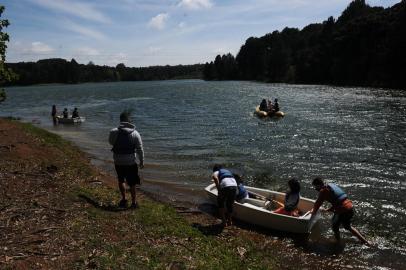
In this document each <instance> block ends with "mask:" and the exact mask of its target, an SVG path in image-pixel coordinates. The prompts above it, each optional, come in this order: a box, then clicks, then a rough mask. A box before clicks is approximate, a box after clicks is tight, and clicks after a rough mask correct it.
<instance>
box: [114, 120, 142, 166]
mask: <svg viewBox="0 0 406 270" xmlns="http://www.w3.org/2000/svg"><path fill="white" fill-rule="evenodd" d="M118 128H120V129H121V130H124V131H126V132H128V133H131V140H132V142H133V143H134V145H135V152H136V153H134V154H113V159H114V164H116V165H133V164H136V163H137V162H136V157H137V156H138V159H139V161H140V164H144V149H143V147H142V140H141V136H140V134H139V133H138V131H136V130H135V126H134V125H133V124H130V123H127V122H121V123H120V125H119V126H118ZM118 128H113V129H112V130H110V135H109V143H110V144H111V145H114V144H115V142H116V140H117V135H118Z"/></svg>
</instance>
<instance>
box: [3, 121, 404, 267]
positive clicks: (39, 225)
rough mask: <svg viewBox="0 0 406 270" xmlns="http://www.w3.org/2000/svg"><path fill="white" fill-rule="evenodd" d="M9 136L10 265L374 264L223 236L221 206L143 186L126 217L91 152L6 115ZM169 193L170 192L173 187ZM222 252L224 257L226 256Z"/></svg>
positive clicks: (228, 232)
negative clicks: (172, 197) (168, 197)
mask: <svg viewBox="0 0 406 270" xmlns="http://www.w3.org/2000/svg"><path fill="white" fill-rule="evenodd" d="M0 139H1V140H0V141H1V142H2V143H1V147H0V152H1V153H0V154H1V155H0V161H1V162H0V164H1V165H0V183H1V184H2V187H3V190H2V191H1V192H2V193H0V194H1V201H0V211H1V213H2V216H1V218H0V227H1V228H2V230H1V233H0V236H1V237H2V239H4V241H3V243H2V244H0V265H2V267H3V264H4V267H6V268H31V269H35V268H38V269H39V268H40V269H55V268H62V269H69V268H85V267H87V268H116V267H117V265H123V267H124V268H131V267H139V268H146V269H150V268H160V269H162V268H167V269H189V268H196V269H246V268H247V267H248V266H250V267H251V268H253V269H292V268H293V269H297V268H303V267H305V268H312V267H317V268H318V269H331V268H338V267H340V268H344V269H345V268H368V267H373V266H375V265H374V264H371V262H368V261H366V260H365V259H362V258H360V257H359V256H358V257H357V254H354V252H362V249H364V247H361V246H359V248H358V246H357V249H358V250H359V251H351V252H350V253H349V254H348V252H349V251H345V245H344V246H341V245H337V244H335V243H334V242H332V241H330V239H328V238H324V239H323V238H320V239H313V238H312V237H314V236H313V235H310V236H309V237H303V236H297V235H291V234H283V233H280V232H275V231H269V230H264V229H262V228H257V227H254V226H251V225H249V224H244V223H241V222H238V221H236V223H235V224H236V225H233V226H231V227H229V228H226V229H224V230H221V229H219V227H218V226H217V224H218V220H217V219H216V217H215V215H214V213H213V212H216V209H215V208H213V207H211V208H210V206H208V205H205V204H204V203H202V204H197V205H196V207H190V206H189V205H185V204H184V203H183V202H175V203H174V202H173V201H172V202H171V201H161V200H160V199H162V197H161V196H159V195H158V196H157V195H154V194H151V193H150V192H148V190H146V191H142V190H141V191H140V189H138V191H139V192H138V193H137V196H138V200H139V202H140V208H139V209H136V210H134V211H131V210H125V211H123V210H122V209H118V208H117V206H116V205H117V202H118V200H119V195H118V191H117V187H116V180H115V177H112V176H111V175H108V174H107V173H105V172H103V171H101V170H100V169H98V168H97V167H95V166H94V165H91V163H90V157H89V155H87V154H85V153H83V152H82V151H81V150H80V149H78V147H76V146H74V145H73V144H72V143H70V142H67V141H65V140H63V139H62V138H61V137H60V136H58V135H55V134H52V133H50V132H48V131H45V130H43V129H40V128H37V127H34V126H32V125H30V124H24V123H20V122H16V121H12V120H6V119H2V118H0ZM158 183H159V182H158ZM159 185H162V183H159ZM161 188H162V190H165V186H163V187H161ZM141 189H142V188H141ZM210 211H211V214H210ZM208 213H209V214H208ZM345 241H346V244H349V245H354V243H355V242H356V240H354V239H352V238H349V237H346V240H345ZM355 245H356V244H355ZM219 250H222V251H223V252H222V253H220V254H219V252H218V251H219ZM56 251H57V252H56ZM347 255H350V256H347ZM326 260H327V261H326ZM176 267H178V268H176ZM394 269H396V266H394Z"/></svg>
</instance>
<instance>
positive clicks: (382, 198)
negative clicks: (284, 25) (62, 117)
mask: <svg viewBox="0 0 406 270" xmlns="http://www.w3.org/2000/svg"><path fill="white" fill-rule="evenodd" d="M6 90H7V95H8V99H7V100H6V101H5V102H3V103H2V104H1V105H0V115H1V116H10V115H12V116H14V117H21V118H22V120H23V121H26V122H34V123H36V124H37V125H39V126H40V127H43V128H46V129H48V130H50V131H52V132H54V133H57V134H61V135H62V136H63V137H65V138H67V139H69V140H71V141H73V142H75V143H76V144H77V145H78V146H80V147H81V148H82V149H83V150H85V151H86V152H88V153H90V154H91V155H92V157H93V158H94V160H93V162H94V163H95V164H96V165H99V166H100V167H102V168H104V169H106V170H108V171H110V172H112V173H113V171H112V169H113V166H112V163H111V160H112V154H111V151H110V148H111V147H110V146H109V145H108V143H107V138H108V132H109V130H110V129H111V128H113V127H115V126H117V125H118V122H119V121H118V119H119V114H120V112H121V111H122V110H123V109H131V110H132V111H133V119H134V122H135V125H136V127H137V130H138V131H139V132H140V134H141V136H142V138H143V143H144V150H145V162H146V168H145V169H144V170H143V177H144V179H145V183H146V185H145V187H144V188H145V189H147V190H148V191H150V192H159V193H161V194H164V195H165V196H169V197H170V196H174V197H176V198H177V199H180V200H185V201H190V202H194V203H200V202H203V201H204V198H203V197H202V194H203V193H202V192H201V191H202V189H203V187H205V186H206V185H207V184H208V183H209V180H210V174H211V168H212V166H213V164H214V163H223V164H224V165H225V166H226V167H227V168H230V169H232V170H234V171H236V172H238V173H240V174H243V176H244V179H245V182H246V184H247V185H254V186H258V187H265V188H270V189H275V190H279V191H284V190H286V182H287V179H289V178H290V177H297V178H299V179H300V180H301V183H302V192H301V193H302V195H303V196H305V197H310V198H316V196H317V193H316V192H315V191H314V190H313V189H312V188H311V181H312V179H313V178H314V177H315V176H322V177H323V178H325V179H327V181H332V182H335V183H337V184H338V185H340V186H341V187H343V188H344V189H345V191H346V192H347V193H348V194H349V197H350V199H351V200H352V201H353V202H354V204H355V207H356V211H357V214H356V219H355V221H354V225H355V226H356V227H357V228H359V229H360V231H361V232H363V233H364V234H365V235H367V236H368V238H370V239H371V240H372V241H373V242H374V243H375V244H376V245H377V246H378V247H377V248H373V249H368V248H364V247H362V246H361V245H359V244H358V243H357V241H356V240H353V241H349V242H348V243H347V246H346V251H344V252H348V253H349V254H350V255H351V256H353V257H354V260H355V263H354V264H355V265H361V266H365V267H369V266H371V265H373V266H376V267H378V266H379V267H381V268H379V269H391V268H393V269H397V268H399V269H400V268H401V267H402V265H403V263H404V262H405V261H406V246H405V242H406V206H405V201H406V200H405V197H406V196H405V192H406V181H405V179H406V137H405V134H406V91H403V92H402V91H397V90H384V89H367V88H349V87H333V86H320V85H287V84H265V83H255V82H241V81H222V82H217V81H216V82H206V81H200V80H179V81H177V80H173V81H152V82H120V83H97V84H96V83H89V84H79V85H44V86H42V85H38V86H29V87H11V88H7V89H6ZM262 98H272V99H273V98H278V99H279V104H280V108H281V110H282V111H284V112H285V114H286V116H285V117H284V118H280V119H259V118H257V117H256V116H255V115H254V114H253V112H254V110H255V106H256V105H258V104H259V102H260V101H261V100H262ZM53 104H55V105H56V106H57V108H58V111H59V112H62V110H63V108H65V107H67V108H68V109H69V110H70V111H72V110H73V108H74V107H78V108H79V113H80V114H81V115H82V116H85V117H86V122H84V123H83V124H81V125H75V126H64V125H58V126H53V124H52V120H51V118H50V112H51V106H52V105H53ZM321 237H322V238H323V237H324V238H330V237H332V232H331V230H330V229H329V220H328V217H325V221H323V222H322V235H321ZM344 238H347V239H348V238H350V235H349V234H348V233H346V234H345V236H344ZM377 269H378V268H377Z"/></svg>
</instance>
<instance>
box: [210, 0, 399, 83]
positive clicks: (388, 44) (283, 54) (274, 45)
mask: <svg viewBox="0 0 406 270" xmlns="http://www.w3.org/2000/svg"><path fill="white" fill-rule="evenodd" d="M203 74H204V78H205V79H206V80H234V79H238V80H258V81H266V82H286V83H303V84H333V85H353V86H373V87H388V88H404V89H406V1H405V0H403V1H402V2H400V3H398V4H396V5H394V6H392V7H390V8H386V9H384V8H382V7H370V6H369V5H367V4H366V3H365V1H364V0H355V1H353V2H351V3H350V4H349V5H348V7H347V8H346V9H345V10H344V11H343V12H342V14H341V16H340V17H338V19H334V18H333V17H330V18H328V19H327V20H326V21H324V22H322V23H314V24H310V25H308V26H306V27H304V28H303V29H302V30H299V29H297V28H285V29H283V31H281V32H279V31H274V32H272V33H269V34H266V35H265V36H263V37H259V38H256V37H250V38H248V39H247V40H246V42H245V44H244V45H242V47H241V49H240V51H239V52H238V54H237V56H236V57H234V56H233V55H231V54H227V55H223V56H220V55H218V56H217V57H216V58H215V60H214V61H213V62H210V63H206V64H205V67H204V71H203Z"/></svg>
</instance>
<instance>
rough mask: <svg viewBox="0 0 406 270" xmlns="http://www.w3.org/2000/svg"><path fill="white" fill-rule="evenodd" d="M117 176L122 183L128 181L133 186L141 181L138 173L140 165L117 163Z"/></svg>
mask: <svg viewBox="0 0 406 270" xmlns="http://www.w3.org/2000/svg"><path fill="white" fill-rule="evenodd" d="M115 168H116V173H117V178H118V181H119V182H120V183H124V181H126V182H127V184H128V185H129V186H130V187H132V186H134V185H139V184H140V183H141V181H140V177H139V175H138V165H137V164H134V165H115Z"/></svg>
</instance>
